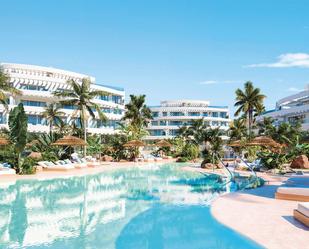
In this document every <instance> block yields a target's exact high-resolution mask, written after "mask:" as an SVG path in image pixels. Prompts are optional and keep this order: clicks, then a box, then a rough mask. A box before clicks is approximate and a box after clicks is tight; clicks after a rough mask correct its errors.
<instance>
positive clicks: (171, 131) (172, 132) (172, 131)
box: [169, 130, 178, 136]
mask: <svg viewBox="0 0 309 249" xmlns="http://www.w3.org/2000/svg"><path fill="white" fill-rule="evenodd" d="M169 134H170V135H171V136H177V135H178V130H170V131H169Z"/></svg>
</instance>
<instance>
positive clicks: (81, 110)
mask: <svg viewBox="0 0 309 249" xmlns="http://www.w3.org/2000/svg"><path fill="white" fill-rule="evenodd" d="M68 84H69V85H70V87H71V90H69V91H56V92H54V95H55V96H57V97H60V98H61V99H60V103H61V104H62V105H70V106H75V107H76V110H75V113H74V114H75V115H78V116H79V118H80V120H81V125H82V129H83V132H84V140H85V142H87V124H88V115H90V116H91V117H92V118H93V119H95V118H96V114H95V111H96V112H97V114H98V117H99V119H100V120H101V121H106V120H107V118H106V116H105V115H104V113H103V112H102V110H101V108H100V106H99V105H98V104H96V103H94V102H93V100H94V98H96V97H98V96H102V95H106V94H107V93H106V92H105V91H101V90H92V89H91V88H90V84H91V82H90V80H89V79H87V78H83V79H82V82H81V84H79V83H78V82H76V81H75V80H69V81H68ZM75 115H73V116H75ZM84 156H86V146H84Z"/></svg>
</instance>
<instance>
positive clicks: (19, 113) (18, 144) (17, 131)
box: [9, 103, 28, 172]
mask: <svg viewBox="0 0 309 249" xmlns="http://www.w3.org/2000/svg"><path fill="white" fill-rule="evenodd" d="M27 127H28V118H27V115H26V113H25V110H24V106H23V104H22V103H20V104H19V105H18V106H17V107H14V108H13V109H12V110H11V111H10V114H9V129H10V140H11V141H12V142H13V144H14V150H15V153H16V154H17V170H18V172H20V171H22V166H21V165H22V159H21V153H22V152H23V151H24V149H25V147H26V143H27Z"/></svg>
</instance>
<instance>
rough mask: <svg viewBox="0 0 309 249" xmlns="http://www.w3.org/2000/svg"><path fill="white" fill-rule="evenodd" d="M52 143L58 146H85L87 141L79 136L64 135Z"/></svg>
mask: <svg viewBox="0 0 309 249" xmlns="http://www.w3.org/2000/svg"><path fill="white" fill-rule="evenodd" d="M52 145H60V146H73V147H74V146H86V145H87V143H86V142H85V141H84V140H83V139H81V138H79V137H74V136H65V137H63V138H60V139H58V140H57V141H56V142H54V143H52Z"/></svg>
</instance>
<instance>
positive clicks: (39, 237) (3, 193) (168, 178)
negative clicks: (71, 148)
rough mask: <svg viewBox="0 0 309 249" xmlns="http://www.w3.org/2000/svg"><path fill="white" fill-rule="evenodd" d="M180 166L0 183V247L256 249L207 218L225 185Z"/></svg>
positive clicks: (227, 189) (33, 248)
mask: <svg viewBox="0 0 309 249" xmlns="http://www.w3.org/2000/svg"><path fill="white" fill-rule="evenodd" d="M180 167H181V166H179V165H176V164H164V165H144V166H139V167H136V168H128V169H125V170H124V169H122V170H112V171H110V172H104V173H101V174H98V175H88V176H83V177H70V178H58V179H52V180H22V181H17V182H16V183H14V184H11V185H3V184H2V185H0V248H32V249H37V248H52V249H55V248H57V249H58V248H59V249H67V248H68V249H79V248H87V249H88V248H89V249H95V248H102V249H105V248H106V249H109V248H116V249H131V248H132V249H133V248H134V249H143V248H149V249H152V248H153V249H161V248H162V249H163V248H172V249H173V248H175V249H182V248H188V249H199V248H201V249H204V248H214V249H215V248H220V249H223V248H226V249H233V248H237V249H239V248H244V249H250V248H261V247H260V246H259V245H257V244H255V243H254V242H252V241H250V240H248V239H247V238H245V237H243V236H241V235H239V234H237V233H236V232H234V231H233V230H231V229H229V228H227V227H225V226H223V225H222V224H220V223H218V222H217V221H216V220H215V219H214V218H213V217H212V215H211V213H210V209H209V204H210V202H211V201H212V200H213V198H215V197H216V196H218V195H219V194H220V193H223V192H225V191H229V189H230V186H229V184H228V185H226V183H225V180H224V179H222V178H220V177H218V176H216V175H203V174H200V173H196V172H188V171H184V170H181V169H179V168H180ZM231 212H233V210H231ZM236 219H237V217H236V218H235V220H236Z"/></svg>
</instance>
